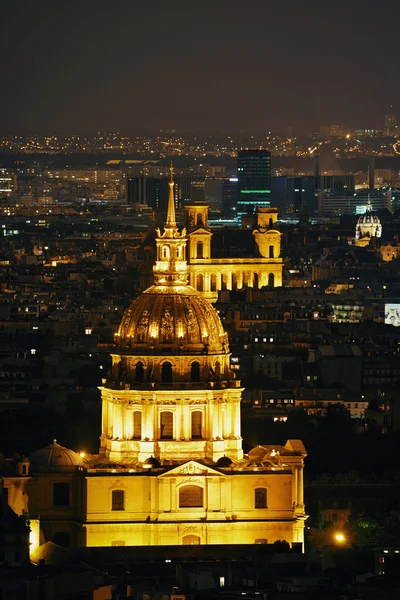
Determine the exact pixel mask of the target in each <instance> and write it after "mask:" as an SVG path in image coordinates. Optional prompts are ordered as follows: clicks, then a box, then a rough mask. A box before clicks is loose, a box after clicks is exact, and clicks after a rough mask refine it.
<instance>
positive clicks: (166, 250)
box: [162, 246, 169, 260]
mask: <svg viewBox="0 0 400 600" xmlns="http://www.w3.org/2000/svg"><path fill="white" fill-rule="evenodd" d="M162 257H163V258H165V259H166V260H168V259H169V248H168V246H163V249H162Z"/></svg>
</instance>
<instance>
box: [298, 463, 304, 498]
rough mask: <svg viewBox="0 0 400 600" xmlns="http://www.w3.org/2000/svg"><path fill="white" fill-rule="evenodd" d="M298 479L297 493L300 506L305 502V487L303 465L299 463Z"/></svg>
mask: <svg viewBox="0 0 400 600" xmlns="http://www.w3.org/2000/svg"><path fill="white" fill-rule="evenodd" d="M297 473H298V479H297V486H298V488H297V494H298V502H297V504H299V505H300V506H303V504H304V488H303V467H302V466H301V465H298V467H297Z"/></svg>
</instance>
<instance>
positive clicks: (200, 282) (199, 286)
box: [196, 273, 204, 292]
mask: <svg viewBox="0 0 400 600" xmlns="http://www.w3.org/2000/svg"><path fill="white" fill-rule="evenodd" d="M196 288H197V290H198V291H199V292H204V279H203V275H202V274H201V273H199V274H198V275H197V279H196Z"/></svg>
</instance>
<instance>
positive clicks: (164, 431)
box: [160, 410, 174, 440]
mask: <svg viewBox="0 0 400 600" xmlns="http://www.w3.org/2000/svg"><path fill="white" fill-rule="evenodd" d="M173 437H174V415H173V414H172V412H170V411H167V410H164V411H163V412H162V413H160V439H162V440H172V439H173Z"/></svg>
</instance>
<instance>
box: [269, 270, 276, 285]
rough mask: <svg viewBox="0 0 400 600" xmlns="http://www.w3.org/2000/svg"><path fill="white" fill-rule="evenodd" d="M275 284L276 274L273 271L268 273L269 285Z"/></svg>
mask: <svg viewBox="0 0 400 600" xmlns="http://www.w3.org/2000/svg"><path fill="white" fill-rule="evenodd" d="M274 285H275V275H274V274H273V273H270V274H269V275H268V286H269V287H274Z"/></svg>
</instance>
